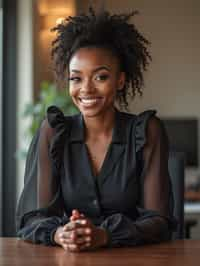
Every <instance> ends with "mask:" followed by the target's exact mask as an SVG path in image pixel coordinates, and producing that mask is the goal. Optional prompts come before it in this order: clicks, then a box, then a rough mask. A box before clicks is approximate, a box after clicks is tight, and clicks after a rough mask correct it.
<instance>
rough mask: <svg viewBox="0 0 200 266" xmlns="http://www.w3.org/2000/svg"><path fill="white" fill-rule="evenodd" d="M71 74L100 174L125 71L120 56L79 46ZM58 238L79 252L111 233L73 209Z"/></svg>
mask: <svg viewBox="0 0 200 266" xmlns="http://www.w3.org/2000/svg"><path fill="white" fill-rule="evenodd" d="M68 74H69V91H70V95H71V97H72V100H73V102H74V104H75V105H76V106H77V107H78V108H79V110H80V111H81V113H82V115H83V118H84V122H85V127H86V139H85V143H86V145H87V149H88V152H89V155H90V159H91V165H92V168H93V173H94V175H98V173H99V171H100V169H101V166H102V164H103V161H104V158H105V155H106V152H107V150H108V146H109V144H110V142H111V139H112V130H113V126H114V116H115V111H114V102H115V98H116V92H117V90H120V89H122V88H123V87H124V82H125V74H124V72H121V71H120V66H119V60H118V58H117V57H116V56H114V55H113V54H112V53H111V52H110V51H109V50H106V49H103V48H95V47H94V48H91V47H90V48H81V49H79V50H78V51H77V52H76V53H75V54H74V55H73V56H72V58H71V60H70V63H69V73H68ZM54 240H55V242H56V243H57V244H58V245H60V246H62V247H63V248H64V249H65V250H68V251H72V252H79V251H84V250H93V249H96V248H99V247H103V246H105V245H106V243H107V241H108V236H107V233H106V231H105V230H104V229H102V228H99V227H97V226H95V225H94V224H93V223H92V222H91V221H90V219H89V218H88V217H85V215H84V214H82V213H80V212H79V211H78V210H73V211H72V215H71V217H70V222H69V223H67V224H66V225H64V226H63V227H59V228H58V229H57V231H56V233H55V235H54Z"/></svg>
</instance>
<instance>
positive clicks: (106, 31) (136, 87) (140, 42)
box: [52, 8, 151, 108]
mask: <svg viewBox="0 0 200 266" xmlns="http://www.w3.org/2000/svg"><path fill="white" fill-rule="evenodd" d="M135 14H138V12H137V11H133V12H131V13H129V14H118V15H117V14H114V15H111V14H110V13H109V12H107V11H102V12H101V13H98V14H95V12H94V10H93V9H92V8H90V9H89V13H88V14H81V15H77V16H74V17H67V18H66V19H65V20H64V21H63V22H62V23H61V24H59V25H57V26H56V27H54V28H53V29H52V31H55V32H56V33H57V35H56V38H55V40H54V41H53V42H52V59H53V61H54V71H55V73H56V77H57V81H59V82H60V83H62V84H63V82H64V83H66V76H67V70H68V65H69V61H70V58H71V57H72V55H73V54H74V53H75V52H76V51H77V50H78V49H80V48H83V47H89V46H93V47H100V48H101V47H102V48H107V49H109V50H110V51H111V52H112V53H114V54H115V55H116V56H117V57H118V59H119V62H120V68H121V71H124V72H125V75H126V81H125V85H124V88H123V90H119V91H117V97H116V98H117V100H118V102H119V104H120V106H123V107H125V108H127V107H128V101H127V98H128V95H132V96H133V97H134V96H135V94H136V93H138V94H139V95H142V87H143V85H144V80H143V72H144V71H145V70H146V67H147V65H148V64H149V62H150V61H151V56H150V53H149V51H148V49H147V48H148V45H149V44H150V42H149V41H148V40H147V39H146V38H144V36H143V35H142V34H141V33H140V32H139V31H138V30H137V29H136V27H135V25H134V24H131V23H129V20H130V18H131V17H132V16H134V15H135Z"/></svg>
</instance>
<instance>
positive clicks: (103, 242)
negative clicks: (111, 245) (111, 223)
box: [99, 228, 108, 247]
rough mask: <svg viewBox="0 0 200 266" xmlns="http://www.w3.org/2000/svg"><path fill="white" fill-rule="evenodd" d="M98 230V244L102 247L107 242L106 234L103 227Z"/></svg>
mask: <svg viewBox="0 0 200 266" xmlns="http://www.w3.org/2000/svg"><path fill="white" fill-rule="evenodd" d="M99 232H100V244H101V246H102V247H104V246H106V245H107V243H108V234H107V232H106V230H105V229H103V228H99Z"/></svg>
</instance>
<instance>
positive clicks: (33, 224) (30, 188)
mask: <svg viewBox="0 0 200 266" xmlns="http://www.w3.org/2000/svg"><path fill="white" fill-rule="evenodd" d="M65 131H66V126H65V124H64V116H63V114H62V113H59V110H58V109H57V108H56V107H51V108H49V109H48V111H47V118H46V119H45V120H44V121H43V122H42V124H41V126H40V128H39V130H38V132H37V133H36V135H35V136H34V138H33V140H32V143H31V145H30V147H29V152H28V155H27V160H26V169H25V178H24V189H23V192H22V195H21V198H20V201H19V204H18V208H17V217H16V222H17V235H18V236H19V237H20V238H22V239H24V240H29V241H32V242H34V243H43V244H46V245H54V244H55V243H54V241H53V234H54V232H55V230H56V229H57V227H58V226H60V225H62V224H64V223H66V222H67V221H68V218H67V217H66V216H64V210H63V202H62V196H61V190H60V176H59V169H60V164H59V163H58V162H60V160H59V158H58V156H57V155H58V154H57V153H58V152H59V154H60V156H62V152H61V150H60V149H59V143H58V140H62V138H61V136H62V135H63V134H64V133H65Z"/></svg>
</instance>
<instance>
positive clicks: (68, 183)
mask: <svg viewBox="0 0 200 266" xmlns="http://www.w3.org/2000/svg"><path fill="white" fill-rule="evenodd" d="M152 117H153V118H154V119H153V120H154V121H153V123H151V124H152V125H153V126H151V127H149V126H148V124H150V123H148V121H150V120H152V119H151V118H152ZM154 124H155V125H154ZM163 130H164V129H163V128H162V124H161V123H160V122H159V120H158V118H155V111H151V110H150V111H146V112H144V113H142V114H140V115H131V114H126V113H121V112H119V111H117V110H116V112H115V126H114V129H113V136H112V141H111V143H110V145H109V148H108V151H107V154H106V157H105V159H104V162H103V165H102V168H101V170H100V173H99V174H98V175H97V176H94V174H93V171H92V166H91V162H90V159H89V156H88V151H87V146H86V144H85V142H84V132H85V130H84V119H83V117H82V115H81V114H78V115H75V116H71V117H65V116H64V115H63V113H62V112H61V111H60V110H59V109H58V108H57V107H55V106H52V107H50V108H48V110H47V119H46V120H45V121H44V122H43V124H42V126H41V127H40V130H39V131H38V132H37V134H36V136H35V137H34V139H33V141H32V144H31V146H30V150H29V154H28V157H27V164H26V165H27V166H26V171H25V186H24V191H23V193H22V196H21V199H20V202H19V205H18V210H17V231H18V236H19V237H21V238H23V239H25V240H30V241H32V242H34V243H44V244H46V245H54V244H55V243H54V242H53V233H54V232H55V230H56V228H57V227H58V226H60V225H63V224H65V223H66V222H67V221H68V217H69V216H70V215H71V212H72V210H73V209H78V210H79V211H80V212H82V213H84V214H85V215H86V216H87V217H89V218H90V219H91V220H92V221H93V223H94V224H95V225H97V226H100V227H102V228H104V229H105V230H106V231H107V232H108V235H109V244H108V245H109V246H111V247H114V246H129V245H138V244H144V243H154V242H159V241H162V240H167V239H170V236H171V232H172V231H173V230H174V228H175V222H174V219H173V216H172V213H173V204H170V197H171V189H170V181H169V174H168V168H167V162H168V158H167V154H168V147H167V138H166V135H165V132H164V131H163ZM154 131H155V132H154ZM148 132H150V133H148ZM151 139H152V140H151ZM149 140H151V141H152V142H153V143H150V145H147V143H148V141H149ZM154 142H155V143H154ZM145 145H146V146H149V147H150V148H148V149H147V151H146V150H145ZM143 153H144V154H143ZM162 155H163V156H162ZM162 158H163V159H162ZM165 160H166V162H165ZM36 180H37V181H36ZM161 194H162V195H161ZM29 198H30V200H29Z"/></svg>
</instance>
